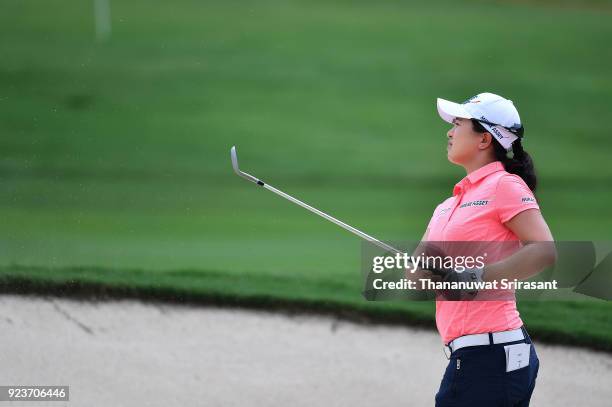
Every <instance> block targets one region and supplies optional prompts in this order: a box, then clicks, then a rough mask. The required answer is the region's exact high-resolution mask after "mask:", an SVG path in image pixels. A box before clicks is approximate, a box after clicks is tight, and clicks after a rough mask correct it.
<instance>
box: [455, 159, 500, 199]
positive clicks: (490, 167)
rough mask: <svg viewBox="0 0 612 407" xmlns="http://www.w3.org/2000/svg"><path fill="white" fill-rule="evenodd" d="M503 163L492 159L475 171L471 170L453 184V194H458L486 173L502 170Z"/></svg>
mask: <svg viewBox="0 0 612 407" xmlns="http://www.w3.org/2000/svg"><path fill="white" fill-rule="evenodd" d="M503 170H504V165H503V164H502V163H501V161H493V162H492V163H489V164H487V165H483V166H482V167H480V168H479V169H477V170H476V171H472V172H471V173H469V174H468V175H466V176H465V177H463V179H462V180H461V181H459V182H457V183H456V184H455V188H454V189H453V195H458V194H459V193H461V191H463V190H465V189H466V188H467V187H468V186H469V185H473V184H475V183H477V182H478V181H480V180H481V179H483V178H484V177H486V176H487V175H491V174H493V173H494V172H497V171H503Z"/></svg>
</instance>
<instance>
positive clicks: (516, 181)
mask: <svg viewBox="0 0 612 407" xmlns="http://www.w3.org/2000/svg"><path fill="white" fill-rule="evenodd" d="M527 209H538V210H539V206H538V204H537V202H536V200H535V197H534V195H533V193H532V192H531V190H530V189H529V187H528V186H527V185H526V184H525V182H524V181H523V180H522V179H521V178H520V177H519V176H517V175H514V174H510V173H508V172H506V171H505V170H504V166H503V165H502V163H501V162H500V161H495V162H492V163H490V164H487V165H485V166H483V167H481V168H479V169H478V170H476V171H473V172H472V173H470V174H469V175H467V176H466V177H465V178H463V179H462V180H461V181H459V182H458V183H457V184H456V185H455V188H454V189H453V196H452V197H450V198H448V199H446V200H445V201H444V202H442V203H441V204H440V205H438V206H437V207H436V209H435V211H434V213H433V216H432V218H431V220H430V221H429V225H428V226H427V227H428V229H429V233H428V235H427V240H428V241H439V242H450V241H464V242H467V241H476V242H493V241H494V242H500V241H509V242H510V243H509V244H504V247H506V248H507V247H509V246H513V245H514V243H513V241H515V242H516V246H515V248H514V250H511V252H513V251H515V250H518V249H519V248H520V242H519V241H518V238H517V237H516V235H515V234H514V233H513V232H512V231H511V230H510V229H508V228H507V227H506V226H505V225H504V223H505V222H507V221H509V220H510V219H512V218H513V217H514V216H516V215H517V214H519V213H520V212H522V211H524V210H527ZM511 252H508V250H504V253H503V254H501V253H498V256H495V255H493V256H489V257H488V258H487V261H485V264H486V263H491V262H495V261H499V260H501V258H503V257H505V256H508V255H509V254H511ZM510 297H511V298H512V299H511V300H504V301H442V300H439V301H436V324H437V327H438V331H439V332H440V335H441V336H442V340H443V341H444V343H448V342H450V341H452V340H453V339H455V338H457V337H459V336H463V335H469V334H476V333H484V332H497V331H508V330H511V329H516V328H519V327H520V326H521V325H523V322H522V321H521V318H520V316H519V312H518V310H517V309H516V301H515V300H514V294H513V293H511V295H510ZM504 298H508V297H504Z"/></svg>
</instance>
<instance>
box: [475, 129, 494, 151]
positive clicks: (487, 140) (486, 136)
mask: <svg viewBox="0 0 612 407" xmlns="http://www.w3.org/2000/svg"><path fill="white" fill-rule="evenodd" d="M481 136H482V138H481V139H480V143H478V148H479V149H480V150H485V149H487V148H488V147H489V146H490V145H491V143H493V136H492V135H491V133H489V132H488V131H487V132H484V133H482V134H481Z"/></svg>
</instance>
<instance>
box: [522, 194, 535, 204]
mask: <svg viewBox="0 0 612 407" xmlns="http://www.w3.org/2000/svg"><path fill="white" fill-rule="evenodd" d="M521 202H522V203H524V204H528V203H536V200H535V198H533V197H531V196H524V197H523V198H521Z"/></svg>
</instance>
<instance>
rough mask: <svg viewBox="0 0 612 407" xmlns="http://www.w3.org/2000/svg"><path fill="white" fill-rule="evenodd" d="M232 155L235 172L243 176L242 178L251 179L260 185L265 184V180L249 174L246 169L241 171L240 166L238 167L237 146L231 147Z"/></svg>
mask: <svg viewBox="0 0 612 407" xmlns="http://www.w3.org/2000/svg"><path fill="white" fill-rule="evenodd" d="M230 157H231V158H232V167H233V168H234V172H235V173H236V174H238V175H239V176H241V177H242V178H244V179H246V180H249V181H251V182H254V183H256V184H257V185H259V186H263V185H264V183H263V181H260V180H258V179H257V178H255V177H254V176H252V175H251V174H247V173H246V172H244V171H240V167H238V154H237V153H236V146H232V148H231V149H230Z"/></svg>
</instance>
